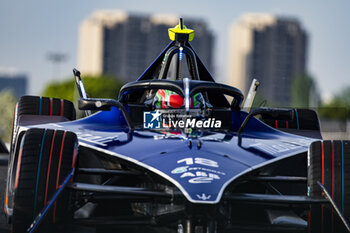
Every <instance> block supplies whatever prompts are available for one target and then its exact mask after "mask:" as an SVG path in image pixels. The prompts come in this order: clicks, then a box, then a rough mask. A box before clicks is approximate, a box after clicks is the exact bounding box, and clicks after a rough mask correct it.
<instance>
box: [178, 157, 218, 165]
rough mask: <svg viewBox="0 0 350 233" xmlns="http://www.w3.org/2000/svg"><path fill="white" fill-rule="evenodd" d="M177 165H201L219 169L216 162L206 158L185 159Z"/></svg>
mask: <svg viewBox="0 0 350 233" xmlns="http://www.w3.org/2000/svg"><path fill="white" fill-rule="evenodd" d="M177 163H186V165H192V164H200V165H204V166H208V167H219V165H218V163H217V162H216V161H214V160H210V159H204V158H194V160H193V158H184V159H181V160H179V161H177Z"/></svg>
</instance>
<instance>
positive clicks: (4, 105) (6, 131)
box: [0, 90, 17, 142]
mask: <svg viewBox="0 0 350 233" xmlns="http://www.w3.org/2000/svg"><path fill="white" fill-rule="evenodd" d="M16 102H17V98H16V96H15V95H14V94H13V92H12V91H11V90H4V91H1V92H0V116H1V117H0V138H1V139H2V140H3V141H4V142H10V140H11V132H12V121H13V112H14V109H15V106H16Z"/></svg>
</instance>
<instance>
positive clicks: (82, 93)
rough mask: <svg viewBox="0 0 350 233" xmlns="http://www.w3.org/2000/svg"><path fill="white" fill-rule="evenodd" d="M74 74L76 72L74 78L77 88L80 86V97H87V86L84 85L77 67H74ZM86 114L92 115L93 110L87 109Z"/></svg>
mask: <svg viewBox="0 0 350 233" xmlns="http://www.w3.org/2000/svg"><path fill="white" fill-rule="evenodd" d="M73 74H74V78H75V84H77V88H78V92H79V95H80V98H83V99H86V98H87V94H86V91H85V87H84V83H83V81H82V80H81V77H80V71H79V70H77V69H75V68H74V69H73ZM85 114H86V116H90V115H91V111H90V110H86V111H85Z"/></svg>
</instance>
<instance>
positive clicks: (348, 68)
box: [0, 0, 350, 96]
mask: <svg viewBox="0 0 350 233" xmlns="http://www.w3.org/2000/svg"><path fill="white" fill-rule="evenodd" d="M97 9H121V10H126V11H130V12H136V13H145V14H152V13H171V14H178V15H180V16H182V17H184V19H185V22H186V16H187V17H189V16H195V17H201V18H204V19H205V20H206V22H207V23H208V24H209V27H210V28H211V29H212V31H213V32H214V33H215V37H216V45H215V51H216V52H215V54H214V56H215V57H214V60H215V68H216V72H215V74H216V76H217V77H216V79H219V80H220V81H223V80H224V78H225V77H226V66H227V65H226V59H227V52H226V47H227V36H228V33H227V29H228V27H229V26H230V25H231V24H232V22H233V21H235V20H237V19H238V18H239V17H240V15H242V14H243V13H246V12H260V13H261V12H266V13H273V14H276V15H284V16H291V17H297V18H298V19H299V20H300V22H301V24H302V25H303V27H304V28H305V29H306V31H307V32H308V34H309V54H308V58H309V59H308V70H309V72H310V74H311V75H312V76H314V77H315V79H316V80H317V81H318V85H319V89H320V91H321V94H322V95H323V96H327V95H328V96H329V95H330V94H332V93H333V94H334V93H336V92H337V91H339V90H341V88H343V87H344V86H350V75H349V74H350V62H349V61H350V17H349V10H350V1H349V0H337V1H329V0H306V1H305V0H303V1H302V0H244V1H242V0H240V1H238V0H226V1H214V0H211V1H207V0H201V1H200V0H198V1H191V0H179V1H166V0H147V1H145V0H144V1H141V0H127V1H122V0H119V1H118V0H99V1H88V0H59V1H47V0H32V1H19V0H11V1H10V0H8V1H5V0H0V67H12V68H15V69H16V70H18V71H20V72H22V73H27V74H28V76H29V78H30V87H29V94H40V92H41V90H42V89H43V88H44V85H45V83H46V82H48V81H50V80H52V79H58V80H63V79H65V78H67V77H69V76H72V75H71V72H72V71H71V70H72V68H73V67H75V66H76V64H77V43H78V28H79V25H80V23H81V22H82V21H83V19H84V18H86V17H88V16H89V15H91V14H92V12H93V11H94V10H97ZM49 52H61V53H65V54H67V55H68V58H67V60H66V61H65V62H64V63H62V64H61V66H60V69H59V73H58V74H56V75H55V76H53V74H54V67H53V65H52V63H50V62H49V61H48V60H47V54H48V53H49ZM58 76H59V77H58ZM136 78H137V77H135V79H136Z"/></svg>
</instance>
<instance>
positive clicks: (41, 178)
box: [5, 19, 350, 233]
mask: <svg viewBox="0 0 350 233" xmlns="http://www.w3.org/2000/svg"><path fill="white" fill-rule="evenodd" d="M169 37H170V39H171V40H172V42H171V43H170V44H169V45H168V46H167V47H166V48H165V50H164V51H163V52H162V53H161V54H160V55H159V56H158V58H156V59H155V61H154V62H153V64H152V65H151V66H149V68H148V69H147V70H146V71H145V72H144V73H143V74H142V75H141V77H140V78H139V79H138V80H137V81H135V82H131V83H127V84H126V85H124V86H123V87H122V88H121V90H120V91H119V97H118V99H117V100H116V99H99V98H88V97H87V95H86V92H85V89H84V85H83V83H82V79H81V78H80V72H79V71H77V70H74V75H75V79H76V83H77V86H78V90H79V93H80V96H81V98H80V100H79V106H78V107H79V109H81V110H84V111H85V112H86V117H83V118H81V119H78V120H76V119H75V118H76V116H75V114H76V112H75V109H74V105H73V103H71V102H69V101H67V100H62V99H56V98H47V97H37V96H23V97H21V98H20V100H19V102H18V104H17V106H16V110H15V118H14V127H13V137H12V143H11V148H10V155H9V166H8V179H7V189H6V196H5V213H6V215H7V219H8V222H9V223H10V227H11V232H13V233H22V232H26V231H27V232H34V231H41V232H53V231H54V230H55V229H60V227H62V226H64V225H69V226H77V225H78V226H91V229H93V232H95V231H96V232H108V231H113V232H126V231H127V232H178V233H204V232H205V233H224V232H313V233H314V232H317V233H319V232H324V233H326V232H346V231H347V230H348V229H349V228H348V223H347V221H348V220H349V219H350V196H349V195H350V143H349V141H323V140H322V137H321V134H320V126H319V121H318V118H317V115H316V113H315V112H314V111H312V110H307V109H278V108H256V109H251V110H249V109H246V108H243V106H245V107H248V108H249V107H250V106H251V102H252V99H251V97H252V96H253V94H254V91H255V90H256V87H257V82H255V83H253V85H252V87H253V88H252V92H250V93H249V95H248V96H249V97H248V98H247V100H245V103H244V104H243V100H244V96H243V94H242V92H241V91H240V90H238V89H237V88H235V87H231V86H228V85H225V84H220V83H216V82H215V81H214V79H213V78H212V76H211V75H210V73H209V72H208V71H207V69H206V68H205V66H204V65H203V63H202V62H201V60H200V59H199V57H198V56H197V54H196V52H195V51H194V50H193V48H192V47H191V45H190V43H189V42H190V41H191V40H192V39H193V37H194V31H193V30H191V29H188V28H186V27H185V26H184V25H183V23H182V20H181V19H180V23H179V25H177V26H176V27H175V28H172V29H169ZM91 111H93V112H94V113H93V114H91Z"/></svg>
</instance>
